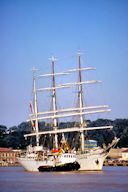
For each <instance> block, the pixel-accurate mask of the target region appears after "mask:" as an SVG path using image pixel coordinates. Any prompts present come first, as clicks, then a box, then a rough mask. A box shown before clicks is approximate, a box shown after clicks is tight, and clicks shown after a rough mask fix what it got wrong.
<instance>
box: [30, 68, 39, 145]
mask: <svg viewBox="0 0 128 192" xmlns="http://www.w3.org/2000/svg"><path fill="white" fill-rule="evenodd" d="M37 70H38V69H36V68H34V67H33V69H32V71H33V95H34V98H33V103H34V116H35V131H36V145H37V146H39V134H38V133H39V126H38V105H37V93H36V75H35V73H36V71H37Z"/></svg>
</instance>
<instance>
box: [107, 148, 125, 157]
mask: <svg viewBox="0 0 128 192" xmlns="http://www.w3.org/2000/svg"><path fill="white" fill-rule="evenodd" d="M108 157H110V158H112V159H126V158H127V159H128V148H117V149H111V150H110V152H109V155H108Z"/></svg>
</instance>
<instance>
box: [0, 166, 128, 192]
mask: <svg viewBox="0 0 128 192" xmlns="http://www.w3.org/2000/svg"><path fill="white" fill-rule="evenodd" d="M0 192H128V167H104V168H103V171H99V172H79V171H76V172H38V173H32V172H26V171H24V169H23V168H22V167H0Z"/></svg>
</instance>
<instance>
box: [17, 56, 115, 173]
mask: <svg viewBox="0 0 128 192" xmlns="http://www.w3.org/2000/svg"><path fill="white" fill-rule="evenodd" d="M77 61H78V64H77V65H78V66H77V68H75V69H69V70H66V71H64V72H59V73H58V72H55V63H56V59H55V58H54V57H52V58H51V66H52V67H51V68H52V70H51V73H49V74H42V73H39V72H38V71H37V70H36V69H35V68H33V91H32V92H33V101H32V103H31V104H30V108H31V113H30V115H29V119H28V121H30V122H31V124H32V127H33V130H32V132H31V133H29V134H26V135H24V137H25V138H35V144H34V146H33V145H29V146H28V147H27V150H26V152H25V153H24V154H21V156H20V157H18V161H19V163H20V164H21V165H22V166H23V167H24V168H25V169H26V170H27V171H74V170H79V171H99V170H102V168H103V163H104V160H105V158H106V157H107V155H108V153H109V150H110V149H111V148H112V147H114V146H115V145H116V144H117V142H118V139H117V138H116V137H115V138H114V140H113V141H112V143H111V144H109V146H106V147H104V148H101V147H97V146H95V147H92V148H86V147H85V143H86V142H87V141H88V139H87V133H88V131H90V130H103V129H112V128H113V127H112V126H111V125H107V126H106V125H104V126H103V125H102V126H97V127H93V126H88V122H87V120H86V118H85V117H86V116H87V115H89V114H91V115H93V114H97V113H106V112H110V108H109V106H108V105H87V104H86V102H85V100H84V92H85V94H86V90H85V86H86V85H87V84H95V83H99V82H100V81H97V80H83V79H84V78H83V75H84V72H86V71H92V70H95V68H93V67H82V66H81V53H80V52H78V53H77ZM74 73H75V75H77V81H74V82H67V83H62V84H57V77H59V76H63V75H64V76H65V75H66V77H67V76H70V75H71V74H74ZM46 77H47V78H50V79H51V86H49V87H37V81H39V80H42V82H43V81H44V78H46ZM61 78H62V77H61ZM69 79H70V78H69ZM73 88H75V90H76V91H75V93H74V92H73V93H74V94H75V96H76V98H77V101H78V102H77V107H76V106H75V107H69V108H60V107H59V106H58V100H59V101H61V102H62V103H63V102H65V101H64V100H65V97H69V98H70V97H72V96H71V95H69V94H67V95H66V93H65V94H64V96H61V97H59V98H58V92H59V90H61V89H64V90H63V91H64V92H66V90H67V89H73ZM40 92H41V93H42V94H44V93H45V92H50V96H51V97H49V98H48V99H49V102H51V109H50V110H49V111H43V110H39V103H40V101H39V97H38V94H39V93H40ZM69 117H73V118H75V117H77V121H76V123H73V126H71V124H70V126H69V127H65V126H64V127H62V126H61V127H60V123H59V120H60V119H64V118H69ZM49 120H51V124H50V128H48V129H47V128H43V130H42V129H41V130H40V127H39V124H40V122H45V123H46V122H47V121H49ZM60 122H61V121H60ZM68 124H69V122H68V123H67V124H66V125H68ZM67 134H70V135H74V138H73V137H72V139H70V142H71V143H68V139H67V138H66V136H67ZM46 138H50V139H48V140H47V143H49V145H47V146H46V144H44V143H45V142H42V140H44V139H46ZM76 143H77V144H76ZM75 144H76V145H75Z"/></svg>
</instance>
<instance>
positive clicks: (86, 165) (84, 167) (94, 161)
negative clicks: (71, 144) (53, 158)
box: [77, 153, 107, 171]
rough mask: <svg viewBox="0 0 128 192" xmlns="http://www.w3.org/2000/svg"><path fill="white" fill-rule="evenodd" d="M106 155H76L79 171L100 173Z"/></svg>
mask: <svg viewBox="0 0 128 192" xmlns="http://www.w3.org/2000/svg"><path fill="white" fill-rule="evenodd" d="M106 156H107V155H106V154H105V153H103V154H81V155H77V162H78V163H79V165H80V169H79V171H101V170H102V168H103V163H104V160H105V158H106Z"/></svg>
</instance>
